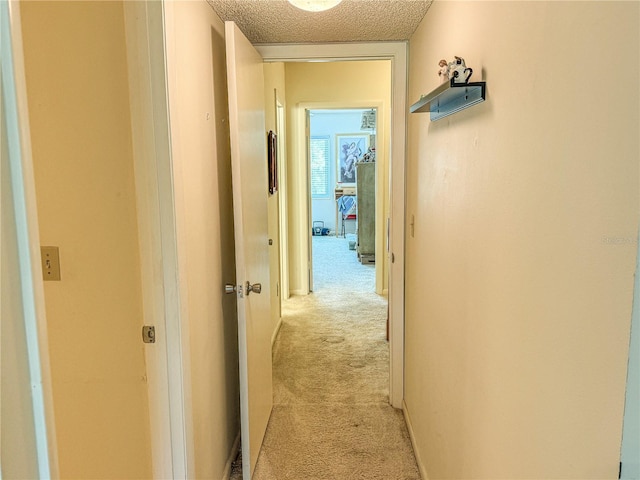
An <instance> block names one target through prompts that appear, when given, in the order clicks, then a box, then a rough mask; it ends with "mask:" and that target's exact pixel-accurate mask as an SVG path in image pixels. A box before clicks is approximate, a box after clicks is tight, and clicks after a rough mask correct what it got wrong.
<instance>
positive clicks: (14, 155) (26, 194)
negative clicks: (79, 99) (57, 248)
mask: <svg viewBox="0 0 640 480" xmlns="http://www.w3.org/2000/svg"><path fill="white" fill-rule="evenodd" d="M0 35H1V38H0V48H1V52H0V60H1V61H2V67H1V69H0V72H1V73H2V79H1V85H2V88H1V90H2V92H1V94H2V96H3V104H4V111H5V115H6V128H7V144H8V145H7V147H8V149H7V150H8V152H9V165H10V172H11V186H12V191H13V202H14V209H15V223H16V233H17V242H18V256H19V258H18V263H19V268H20V278H19V281H20V283H21V290H22V305H23V311H24V323H25V333H26V341H27V353H28V357H29V377H30V378H29V380H30V384H31V392H32V395H31V399H32V414H33V424H34V429H35V439H36V457H37V462H38V467H37V468H38V473H39V476H40V478H53V479H57V478H59V472H58V456H57V448H56V430H55V422H54V416H53V393H52V387H51V373H50V360H49V348H48V345H49V339H48V334H47V319H46V312H45V303H44V285H43V283H42V266H41V263H40V230H39V227H38V211H37V205H36V188H35V179H34V172H33V159H32V152H31V132H30V128H29V115H28V112H29V110H28V103H27V88H26V80H25V73H24V54H23V48H22V30H21V21H20V4H19V2H17V1H8V2H7V1H1V2H0ZM0 121H4V119H0Z"/></svg>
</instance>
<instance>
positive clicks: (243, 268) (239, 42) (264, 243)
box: [225, 22, 273, 480]
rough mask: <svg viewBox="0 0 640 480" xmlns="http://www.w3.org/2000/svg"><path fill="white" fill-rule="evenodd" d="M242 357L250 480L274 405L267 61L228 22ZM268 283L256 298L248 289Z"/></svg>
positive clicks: (244, 452) (245, 467) (245, 472)
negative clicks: (266, 91)
mask: <svg viewBox="0 0 640 480" xmlns="http://www.w3.org/2000/svg"><path fill="white" fill-rule="evenodd" d="M225 38H226V43H227V80H228V87H229V128H230V131H231V174H232V185H233V209H234V230H235V248H236V282H235V283H236V288H237V292H236V295H237V301H238V345H239V355H240V421H241V435H242V470H243V478H244V479H245V480H249V479H250V478H251V477H252V476H253V470H254V468H255V465H256V462H257V460H258V453H259V452H260V446H261V445H262V439H263V438H264V433H265V431H266V428H267V423H268V421H269V416H270V414H271V407H272V403H273V400H272V379H271V333H272V332H271V328H270V325H271V322H270V312H271V309H270V293H269V251H268V241H269V239H268V230H267V227H268V224H267V194H268V183H267V141H266V131H265V128H266V127H265V108H264V106H265V105H264V71H263V65H262V57H261V56H260V54H258V52H257V51H256V50H255V49H254V48H253V46H252V45H251V43H250V42H249V40H247V38H246V37H245V36H244V35H243V34H242V32H241V31H240V30H239V29H238V27H237V26H236V25H235V23H233V22H226V23H225ZM255 284H261V285H262V292H261V293H257V292H255V291H253V292H250V291H248V290H249V289H248V288H247V287H248V285H255Z"/></svg>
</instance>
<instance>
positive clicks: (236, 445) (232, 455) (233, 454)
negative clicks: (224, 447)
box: [222, 432, 240, 480]
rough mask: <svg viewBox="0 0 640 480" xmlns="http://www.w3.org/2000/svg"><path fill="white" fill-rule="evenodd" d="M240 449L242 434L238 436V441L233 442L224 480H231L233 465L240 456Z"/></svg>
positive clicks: (223, 476) (223, 474) (225, 467)
mask: <svg viewBox="0 0 640 480" xmlns="http://www.w3.org/2000/svg"><path fill="white" fill-rule="evenodd" d="M238 448H240V432H238V435H236V439H235V440H234V441H233V447H231V453H230V454H229V458H228V459H227V463H226V465H225V466H224V472H223V473H222V480H229V477H231V465H232V464H233V461H234V460H235V459H236V457H237V456H238Z"/></svg>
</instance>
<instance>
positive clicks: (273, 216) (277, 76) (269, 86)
mask: <svg viewBox="0 0 640 480" xmlns="http://www.w3.org/2000/svg"><path fill="white" fill-rule="evenodd" d="M264 90H265V91H264V104H265V124H266V128H267V132H269V131H270V130H272V131H273V132H276V133H277V132H278V128H277V121H276V95H277V96H278V100H279V101H280V102H284V99H285V70H284V63H281V62H277V63H265V64H264ZM284 134H285V132H281V133H280V135H284ZM284 154H285V152H281V151H279V152H278V157H279V158H278V161H279V162H282V161H286V157H285V155H284ZM279 187H280V188H279V190H278V191H277V192H276V193H274V194H273V195H269V199H268V215H269V239H271V240H273V244H272V245H271V246H270V247H269V268H270V275H271V321H272V323H273V332H274V339H275V333H277V332H276V330H277V328H278V325H279V323H280V306H281V302H280V299H281V297H282V288H281V286H280V230H279V223H278V222H279V202H280V194H281V192H282V190H283V188H282V186H281V185H279ZM285 187H286V186H285Z"/></svg>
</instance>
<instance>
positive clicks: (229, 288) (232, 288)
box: [224, 283, 238, 295]
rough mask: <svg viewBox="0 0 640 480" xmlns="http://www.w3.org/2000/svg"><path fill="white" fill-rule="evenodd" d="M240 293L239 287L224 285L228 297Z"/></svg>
mask: <svg viewBox="0 0 640 480" xmlns="http://www.w3.org/2000/svg"><path fill="white" fill-rule="evenodd" d="M237 291H238V286H237V285H232V284H230V283H226V284H225V285H224V293H226V294H227V295H230V294H232V293H236V292H237Z"/></svg>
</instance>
